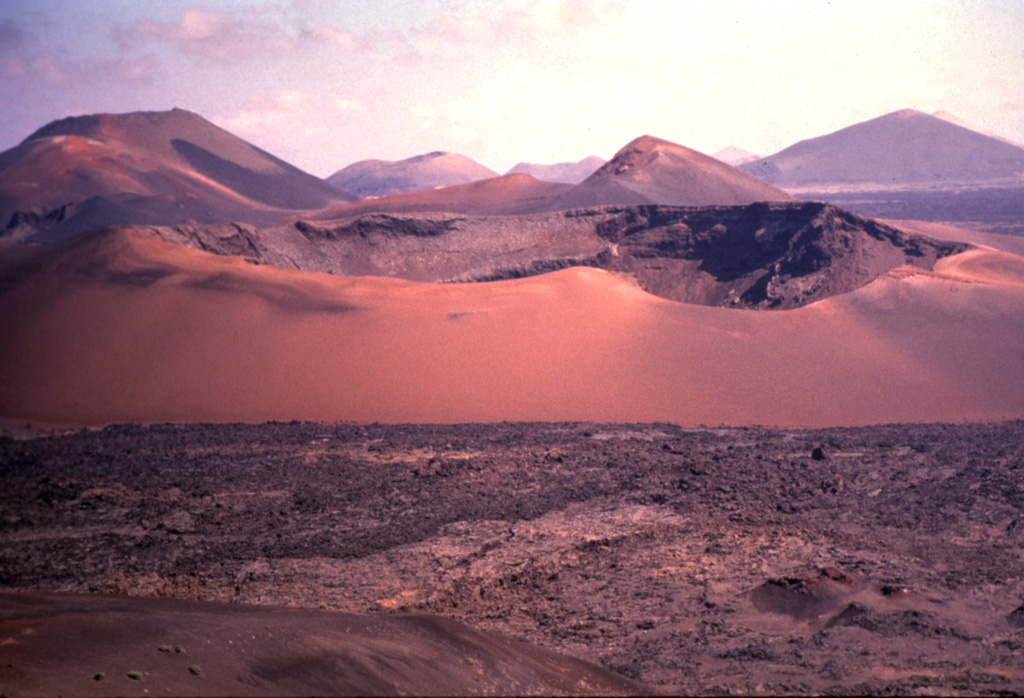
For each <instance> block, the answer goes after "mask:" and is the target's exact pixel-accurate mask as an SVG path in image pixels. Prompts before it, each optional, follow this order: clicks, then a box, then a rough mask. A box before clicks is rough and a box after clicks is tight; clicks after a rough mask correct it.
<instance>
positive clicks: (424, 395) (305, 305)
mask: <svg viewBox="0 0 1024 698" xmlns="http://www.w3.org/2000/svg"><path fill="white" fill-rule="evenodd" d="M1022 282H1024V259H1022V258H1020V257H1017V256H1014V255H1010V254H1006V253H1001V252H997V251H993V250H977V251H972V252H970V253H969V254H963V255H957V256H954V257H951V258H948V259H946V260H943V261H942V263H941V264H940V265H939V266H938V267H937V269H936V271H935V272H927V271H922V270H919V269H911V268H909V267H900V268H898V269H896V270H894V271H893V272H890V273H889V274H887V275H886V276H883V277H882V278H880V279H878V280H876V281H875V282H872V283H871V284H869V285H867V286H865V287H863V288H861V289H860V290H858V291H855V292H853V293H849V294H845V295H842V296H837V297H834V298H831V299H828V300H825V301H820V302H817V303H813V304H811V305H809V306H806V307H804V308H800V309H796V310H789V311H775V312H766V311H746V310H733V309H722V308H714V307H705V306H695V305H686V304H681V303H674V302H671V301H666V300H662V299H659V298H656V297H654V296H651V295H649V294H647V293H644V292H643V291H641V290H639V289H638V288H636V287H634V286H632V285H630V284H629V283H628V282H627V281H625V280H624V279H622V278H620V277H617V276H614V275H612V274H609V273H606V272H602V271H598V270H594V269H583V268H575V269H568V270H564V271H561V272H557V273H554V274H549V275H545V276H539V277H531V278H526V279H517V280H512V281H501V282H494V283H481V284H463V285H430V284H420V283H413V282H407V281H401V280H393V279H381V278H338V277H332V276H327V275H321V274H315V273H309V272H298V271H290V270H283V269H276V268H272V267H266V266H258V265H251V264H247V263H246V262H244V261H242V260H241V259H237V258H224V257H215V256H212V255H208V254H205V253H201V252H197V251H195V250H193V249H190V248H186V247H178V246H174V245H171V244H169V243H166V242H163V241H161V240H159V239H156V238H155V237H153V236H151V235H150V234H149V233H146V232H141V231H118V232H110V233H103V234H97V235H88V236H84V237H81V238H77V239H74V240H71V241H68V242H65V243H61V244H58V245H53V246H49V247H46V248H39V249H34V250H25V249H17V250H12V249H7V250H3V251H0V367H2V369H0V417H3V418H6V419H11V420H20V421H31V422H34V423H54V424H101V423H108V422H124V421H146V422H152V421H165V420H166V421H200V420H204V421H235V420H239V421H248V422H259V421H263V420H269V419H277V420H289V419H312V420H358V421H374V420H377V421H386V422H458V421H501V420H601V421H604V420H609V421H648V420H667V421H674V422H679V423H683V424H696V423H731V424H749V423H761V424H774V425H843V424H867V423H880V422H897V421H901V422H903V421H938V420H960V419H970V420H990V419H1002V418H1007V417H1021V416H1024V361H1022V360H1021V355H1020V346H1021V345H1022V342H1024V283H1022Z"/></svg>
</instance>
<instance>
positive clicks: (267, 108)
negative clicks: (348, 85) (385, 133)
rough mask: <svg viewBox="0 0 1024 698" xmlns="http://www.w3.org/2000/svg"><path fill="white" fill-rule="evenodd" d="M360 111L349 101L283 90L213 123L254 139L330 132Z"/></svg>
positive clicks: (216, 118)
mask: <svg viewBox="0 0 1024 698" xmlns="http://www.w3.org/2000/svg"><path fill="white" fill-rule="evenodd" d="M361 111H362V105H360V104H359V103H358V102H355V101H353V100H348V99H342V98H338V97H324V96H320V95H315V94H311V93H309V92H304V91H302V90H287V91H284V92H279V93H278V94H276V95H274V96H272V97H258V98H256V99H254V100H252V101H250V102H249V103H248V104H247V105H246V106H245V107H243V108H242V109H240V110H239V111H238V112H236V113H235V114H233V115H231V116H220V117H214V119H213V120H214V121H215V122H217V123H218V124H219V125H220V126H222V127H223V128H225V129H227V130H228V131H231V132H232V133H236V134H238V135H240V136H247V137H248V136H253V137H258V136H266V135H270V134H273V133H276V132H284V131H287V130H295V131H300V132H303V133H309V132H321V131H324V130H325V129H326V130H330V129H333V128H334V124H335V123H336V122H337V121H339V120H342V119H344V118H347V117H349V116H352V115H354V114H358V113H359V112H361Z"/></svg>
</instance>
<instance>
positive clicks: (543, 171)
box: [505, 155, 606, 184]
mask: <svg viewBox="0 0 1024 698" xmlns="http://www.w3.org/2000/svg"><path fill="white" fill-rule="evenodd" d="M605 162H606V161H605V160H604V158H599V157H597V156H596V155H591V156H590V157H586V158H583V159H582V160H580V161H579V162H559V163H555V164H553V165H538V164H535V163H531V162H521V163H519V164H517V165H516V166H515V167H513V168H512V169H510V170H509V171H508V172H506V173H505V174H528V175H530V176H531V177H534V178H536V179H539V180H541V181H543V182H561V183H564V184H579V183H580V182H582V181H583V180H584V179H586V178H587V177H589V176H590V175H592V174H594V172H595V171H596V170H597V169H598V168H599V167H601V165H603V164H604V163H605Z"/></svg>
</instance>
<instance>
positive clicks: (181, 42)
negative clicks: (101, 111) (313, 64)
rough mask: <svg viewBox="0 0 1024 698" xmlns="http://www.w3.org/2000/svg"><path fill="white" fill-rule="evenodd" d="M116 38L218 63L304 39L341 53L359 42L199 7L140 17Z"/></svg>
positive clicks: (288, 48) (335, 32)
mask: <svg viewBox="0 0 1024 698" xmlns="http://www.w3.org/2000/svg"><path fill="white" fill-rule="evenodd" d="M117 39H118V41H119V42H120V43H122V45H125V46H134V45H136V44H138V42H139V40H156V41H163V42H168V43H171V44H173V45H174V46H175V47H176V48H177V49H178V50H179V51H181V52H182V53H184V54H187V55H191V56H199V57H202V58H207V59H210V60H214V61H218V62H222V63H236V62H244V61H250V60H253V59H257V58H263V57H267V56H280V55H287V54H290V53H293V52H295V51H296V50H297V49H299V48H301V47H302V46H304V45H306V44H307V43H313V44H323V45H330V46H332V47H334V48H336V49H340V50H342V51H345V52H351V51H357V50H360V49H362V48H363V47H364V44H363V42H362V41H361V40H360V39H359V38H358V37H357V36H356V35H354V34H352V33H350V32H345V31H341V30H339V29H335V28H334V27H330V26H316V27H313V28H312V29H307V30H304V31H301V32H298V33H290V32H288V31H285V30H284V29H282V28H281V27H280V26H278V25H276V24H272V23H270V22H263V21H258V20H253V19H237V18H234V17H230V16H228V15H224V14H219V13H216V12H212V11H210V10H206V9H203V8H200V7H189V8H186V9H185V10H184V12H182V15H181V18H180V19H178V21H176V22H160V21H157V20H154V19H149V18H145V19H142V20H139V21H138V22H136V23H135V25H133V26H132V27H131V28H129V29H127V30H126V29H122V30H120V31H118V32H117Z"/></svg>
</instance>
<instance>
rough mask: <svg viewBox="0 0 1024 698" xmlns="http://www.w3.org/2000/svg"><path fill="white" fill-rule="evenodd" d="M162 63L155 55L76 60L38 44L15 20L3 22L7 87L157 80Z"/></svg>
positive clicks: (0, 35)
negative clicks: (43, 48)
mask: <svg viewBox="0 0 1024 698" xmlns="http://www.w3.org/2000/svg"><path fill="white" fill-rule="evenodd" d="M158 71H159V66H158V64H157V62H156V60H155V59H154V58H153V56H151V55H148V54H144V55H141V56H139V57H137V58H134V59H129V58H125V57H117V58H103V59H96V58H92V59H89V58H80V59H77V60H72V59H70V58H68V57H67V56H65V55H63V54H61V53H55V52H53V51H43V50H40V49H38V48H36V42H35V41H34V40H33V38H32V37H30V36H28V35H27V34H26V33H25V32H24V31H23V30H22V29H21V27H19V26H18V24H17V23H15V22H14V21H13V20H7V21H5V22H0V78H2V79H3V82H4V83H6V85H4V87H6V88H7V89H5V90H0V92H7V91H8V90H12V91H13V90H14V88H15V86H16V85H21V86H22V87H23V88H24V89H25V90H28V91H31V89H34V88H33V86H36V87H35V89H37V88H38V85H39V84H43V85H49V86H53V87H69V86H71V87H79V86H81V85H85V84H92V83H95V82H125V83H129V84H134V85H138V84H145V83H149V82H151V81H152V80H153V78H154V76H155V75H156V74H157V72H158Z"/></svg>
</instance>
